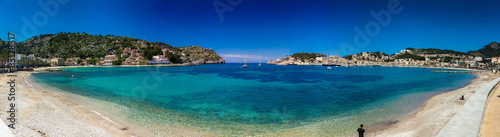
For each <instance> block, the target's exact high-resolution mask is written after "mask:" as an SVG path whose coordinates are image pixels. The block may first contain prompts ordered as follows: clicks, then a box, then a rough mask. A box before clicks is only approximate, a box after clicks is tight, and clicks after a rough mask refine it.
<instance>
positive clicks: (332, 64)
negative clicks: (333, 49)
mask: <svg viewBox="0 0 500 137" xmlns="http://www.w3.org/2000/svg"><path fill="white" fill-rule="evenodd" d="M328 56H330V42H328ZM328 56H326V64H322V65H323V66H340V64H335V63H330V60H329V59H328ZM328 69H332V68H331V67H329V68H328Z"/></svg>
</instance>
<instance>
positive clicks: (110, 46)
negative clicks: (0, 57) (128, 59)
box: [0, 33, 224, 63]
mask: <svg viewBox="0 0 500 137" xmlns="http://www.w3.org/2000/svg"><path fill="white" fill-rule="evenodd" d="M16 44H17V45H16V46H17V53H21V54H35V56H36V57H41V58H52V57H60V58H71V57H80V58H82V59H85V58H102V57H104V56H106V55H117V56H120V54H122V52H123V50H124V49H125V48H131V49H139V52H140V53H143V55H144V58H145V59H149V60H150V59H151V58H152V56H154V55H161V54H163V52H162V50H163V51H168V52H167V53H168V54H169V55H168V56H170V57H174V58H176V59H174V60H180V59H179V58H184V59H185V61H184V63H186V62H197V61H203V62H207V61H210V62H219V63H222V62H224V59H222V57H220V56H219V55H218V54H217V53H215V52H214V51H213V50H211V49H206V48H202V47H199V46H189V47H173V46H171V45H169V44H166V43H163V42H148V41H145V40H141V39H136V38H131V37H122V36H115V35H107V36H103V35H89V34H86V33H57V34H44V35H40V36H35V37H33V38H30V39H27V40H25V41H23V42H18V43H16ZM6 47H7V44H6V43H5V42H3V41H0V52H3V51H6V49H5V48H6ZM195 49H196V50H195ZM203 62H202V63H203Z"/></svg>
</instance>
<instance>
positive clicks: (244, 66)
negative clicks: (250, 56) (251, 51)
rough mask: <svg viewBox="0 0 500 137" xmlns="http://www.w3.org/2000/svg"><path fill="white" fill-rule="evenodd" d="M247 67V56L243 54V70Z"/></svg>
mask: <svg viewBox="0 0 500 137" xmlns="http://www.w3.org/2000/svg"><path fill="white" fill-rule="evenodd" d="M246 67H247V54H245V65H243V68H246Z"/></svg>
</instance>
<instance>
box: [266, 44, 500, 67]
mask: <svg viewBox="0 0 500 137" xmlns="http://www.w3.org/2000/svg"><path fill="white" fill-rule="evenodd" d="M431 51H434V52H431ZM304 54H311V55H314V56H311V55H308V58H304V56H301V55H304ZM329 63H330V64H336V65H338V66H345V67H349V66H387V67H454V68H477V69H486V68H490V69H491V68H496V67H497V66H498V64H500V56H495V57H489V58H483V57H481V56H474V55H472V54H467V53H462V52H455V51H450V50H438V49H414V48H407V49H403V50H401V51H400V52H399V53H395V54H390V55H389V54H385V53H380V52H362V53H359V54H353V55H347V56H344V57H339V56H333V55H330V56H328V57H326V56H325V55H323V54H318V53H296V54H294V55H290V56H287V57H284V58H278V59H276V60H269V61H268V62H267V64H274V65H326V64H329Z"/></svg>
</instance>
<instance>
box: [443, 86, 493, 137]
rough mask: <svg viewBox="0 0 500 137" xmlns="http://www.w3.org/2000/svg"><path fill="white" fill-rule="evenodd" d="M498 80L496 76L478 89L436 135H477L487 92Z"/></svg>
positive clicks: (456, 136) (450, 136)
mask: <svg viewBox="0 0 500 137" xmlns="http://www.w3.org/2000/svg"><path fill="white" fill-rule="evenodd" d="M499 81H500V78H497V79H495V80H493V81H491V82H489V83H486V84H484V85H483V86H482V87H481V88H480V89H478V90H477V91H476V92H475V93H474V94H473V95H472V96H471V97H470V98H469V99H468V100H467V102H466V103H465V104H464V106H462V108H460V110H459V111H458V112H457V113H456V114H455V116H453V118H452V119H451V120H450V121H448V123H447V124H446V126H445V127H443V129H441V131H440V132H439V133H438V135H437V137H476V136H478V135H479V131H480V128H481V121H482V119H483V113H484V109H485V104H486V103H487V102H486V101H487V98H488V94H489V93H490V91H491V90H492V89H493V88H494V87H495V85H496V84H497V83H498V82H499ZM457 99H458V98H457Z"/></svg>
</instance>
